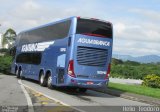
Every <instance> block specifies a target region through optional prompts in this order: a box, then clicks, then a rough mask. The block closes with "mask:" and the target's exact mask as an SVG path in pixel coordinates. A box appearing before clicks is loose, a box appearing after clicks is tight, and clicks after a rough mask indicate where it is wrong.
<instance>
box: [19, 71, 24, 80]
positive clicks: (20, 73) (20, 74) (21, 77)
mask: <svg viewBox="0 0 160 112" xmlns="http://www.w3.org/2000/svg"><path fill="white" fill-rule="evenodd" d="M19 76H20V79H21V80H23V79H25V77H24V76H22V70H20V71H19Z"/></svg>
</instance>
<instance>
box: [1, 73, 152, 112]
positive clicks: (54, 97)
mask: <svg viewBox="0 0 160 112" xmlns="http://www.w3.org/2000/svg"><path fill="white" fill-rule="evenodd" d="M24 89H25V91H26V93H25V92H24ZM0 90H1V91H0V105H10V106H12V105H17V106H19V105H21V106H28V105H29V106H32V105H33V106H37V105H38V106H42V105H43V106H45V105H47V106H48V105H49V106H62V105H64V106H70V107H73V109H75V110H78V111H82V112H93V111H95V112H96V111H98V112H105V111H106V110H108V107H107V106H148V105H149V104H145V103H141V102H137V101H131V100H128V99H124V98H120V97H116V96H112V95H108V94H104V93H100V92H95V91H92V90H88V91H87V92H86V93H75V92H74V91H67V90H64V89H52V90H51V89H48V88H46V87H41V86H40V85H39V84H38V82H36V81H32V80H19V79H17V78H16V77H15V76H8V75H0ZM26 94H28V96H27V95H26ZM42 96H43V97H42ZM28 97H29V98H28ZM36 99H40V100H39V101H38V100H36ZM41 100H43V101H41ZM37 102H39V103H37Z"/></svg>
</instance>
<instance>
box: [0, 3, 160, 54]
mask: <svg viewBox="0 0 160 112" xmlns="http://www.w3.org/2000/svg"><path fill="white" fill-rule="evenodd" d="M70 16H82V17H93V18H99V19H103V20H107V21H110V22H112V23H113V26H114V46H113V53H114V54H128V55H132V56H141V55H150V54H155V55H160V0H0V24H1V27H0V32H1V33H4V31H5V30H6V29H8V28H13V29H14V30H15V31H16V32H20V31H23V30H26V29H29V28H32V27H35V26H39V25H42V24H45V23H49V22H52V21H55V20H59V19H63V18H66V17H70Z"/></svg>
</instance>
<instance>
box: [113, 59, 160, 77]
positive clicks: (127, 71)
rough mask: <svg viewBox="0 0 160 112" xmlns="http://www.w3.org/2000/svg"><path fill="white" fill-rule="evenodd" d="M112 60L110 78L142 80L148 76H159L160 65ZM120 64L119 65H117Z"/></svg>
mask: <svg viewBox="0 0 160 112" xmlns="http://www.w3.org/2000/svg"><path fill="white" fill-rule="evenodd" d="M121 61H122V60H118V59H116V63H115V59H113V60H112V67H111V76H112V77H120V78H132V79H143V78H144V77H145V76H146V75H148V74H157V75H159V76H160V69H159V68H160V64H151V63H148V64H141V63H138V62H134V61H124V62H123V61H122V62H121ZM119 62H120V63H119Z"/></svg>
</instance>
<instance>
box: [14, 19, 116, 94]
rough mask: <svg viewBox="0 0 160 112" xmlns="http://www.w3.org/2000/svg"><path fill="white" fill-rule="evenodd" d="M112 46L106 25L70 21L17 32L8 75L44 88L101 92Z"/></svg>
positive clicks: (110, 31) (110, 30) (98, 22)
mask: <svg viewBox="0 0 160 112" xmlns="http://www.w3.org/2000/svg"><path fill="white" fill-rule="evenodd" d="M112 45H113V28H112V24H111V23H110V22H108V21H104V20H99V19H95V18H82V17H75V16H74V17H70V18H67V19H63V20H60V21H56V22H52V23H49V24H46V25H42V26H39V27H36V28H33V29H30V30H27V31H23V32H20V33H19V34H18V36H17V37H16V42H15V46H16V50H15V56H14V60H13V63H12V66H11V73H13V74H15V75H16V76H17V78H29V79H33V80H37V81H39V83H40V85H41V86H48V88H53V87H56V86H57V87H71V88H76V89H78V90H79V91H81V92H85V91H86V90H87V89H89V88H102V87H105V86H106V84H107V83H108V81H109V74H110V67H111V58H112Z"/></svg>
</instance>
